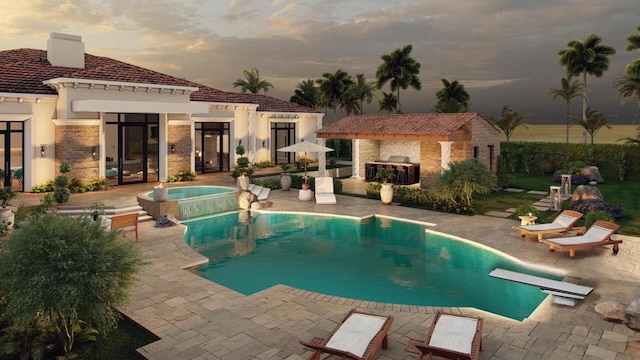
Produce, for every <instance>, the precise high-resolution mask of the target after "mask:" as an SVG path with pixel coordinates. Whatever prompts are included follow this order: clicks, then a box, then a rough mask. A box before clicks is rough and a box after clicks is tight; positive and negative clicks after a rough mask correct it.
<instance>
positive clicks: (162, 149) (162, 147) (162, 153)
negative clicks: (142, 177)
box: [158, 113, 169, 182]
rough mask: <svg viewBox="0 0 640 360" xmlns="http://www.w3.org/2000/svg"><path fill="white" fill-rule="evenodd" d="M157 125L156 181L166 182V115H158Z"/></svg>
mask: <svg viewBox="0 0 640 360" xmlns="http://www.w3.org/2000/svg"><path fill="white" fill-rule="evenodd" d="M159 118H160V119H159V122H160V123H159V124H158V157H159V159H158V168H159V169H158V181H160V182H166V181H167V177H168V176H169V171H168V167H169V141H168V134H169V121H168V116H167V114H166V113H163V114H159Z"/></svg>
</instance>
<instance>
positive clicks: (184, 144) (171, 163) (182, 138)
mask: <svg viewBox="0 0 640 360" xmlns="http://www.w3.org/2000/svg"><path fill="white" fill-rule="evenodd" d="M167 140H168V144H169V153H168V154H169V159H168V169H167V175H168V176H175V175H177V174H178V173H179V172H180V170H191V126H190V125H169V131H168V136H167ZM171 146H173V147H174V149H175V152H173V153H172V152H171Z"/></svg>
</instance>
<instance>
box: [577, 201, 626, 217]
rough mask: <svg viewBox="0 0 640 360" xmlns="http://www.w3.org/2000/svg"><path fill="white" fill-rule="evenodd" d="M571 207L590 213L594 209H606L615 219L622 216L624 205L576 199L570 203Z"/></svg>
mask: <svg viewBox="0 0 640 360" xmlns="http://www.w3.org/2000/svg"><path fill="white" fill-rule="evenodd" d="M569 209H571V210H575V211H579V212H581V213H583V214H588V213H591V212H594V211H604V212H606V213H607V214H609V215H610V216H611V217H612V218H614V219H620V218H621V217H622V207H621V206H620V205H616V204H609V203H605V202H604V201H602V200H585V201H574V202H572V203H571V205H569Z"/></svg>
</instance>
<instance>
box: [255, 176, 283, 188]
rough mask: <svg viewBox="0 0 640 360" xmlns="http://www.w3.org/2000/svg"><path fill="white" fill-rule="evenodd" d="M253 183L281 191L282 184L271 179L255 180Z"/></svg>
mask: <svg viewBox="0 0 640 360" xmlns="http://www.w3.org/2000/svg"><path fill="white" fill-rule="evenodd" d="M252 181H253V183H254V184H255V185H259V186H262V187H266V188H269V189H280V182H279V181H277V180H273V179H271V178H253V179H252Z"/></svg>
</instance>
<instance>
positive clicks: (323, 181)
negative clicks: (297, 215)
mask: <svg viewBox="0 0 640 360" xmlns="http://www.w3.org/2000/svg"><path fill="white" fill-rule="evenodd" d="M335 203H336V195H335V194H334V193H333V178H332V177H317V178H316V204H335Z"/></svg>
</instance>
